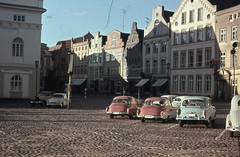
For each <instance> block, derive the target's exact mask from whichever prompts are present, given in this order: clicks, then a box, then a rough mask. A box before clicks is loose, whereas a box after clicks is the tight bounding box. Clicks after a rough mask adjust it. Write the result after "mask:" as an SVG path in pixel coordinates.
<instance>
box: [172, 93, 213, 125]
mask: <svg viewBox="0 0 240 157" xmlns="http://www.w3.org/2000/svg"><path fill="white" fill-rule="evenodd" d="M215 118H216V108H215V107H214V106H212V103H211V99H210V98H209V97H204V96H186V97H184V98H183V99H182V100H181V106H180V107H179V108H178V112H177V118H176V120H177V121H178V123H179V127H183V125H184V124H194V123H200V124H205V125H206V127H212V126H213V125H214V124H215Z"/></svg>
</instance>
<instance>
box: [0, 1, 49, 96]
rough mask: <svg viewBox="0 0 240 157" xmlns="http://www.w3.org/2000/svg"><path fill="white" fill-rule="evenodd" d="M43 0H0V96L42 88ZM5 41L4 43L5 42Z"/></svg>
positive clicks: (18, 94)
mask: <svg viewBox="0 0 240 157" xmlns="http://www.w3.org/2000/svg"><path fill="white" fill-rule="evenodd" d="M45 11H46V9H44V8H43V0H31V1H30V0H18V1H9V0H0V41H1V45H2V46H1V47H0V53H1V54H2V55H1V58H0V98H32V97H34V96H35V95H36V94H37V93H38V91H39V72H40V71H39V68H40V65H38V67H37V68H36V67H35V61H38V62H40V51H41V30H42V23H41V22H42V14H43V13H44V12H45ZM3 45H4V46H3Z"/></svg>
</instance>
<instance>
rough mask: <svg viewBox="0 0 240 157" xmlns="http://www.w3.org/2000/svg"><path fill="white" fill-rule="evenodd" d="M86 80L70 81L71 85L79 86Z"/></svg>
mask: <svg viewBox="0 0 240 157" xmlns="http://www.w3.org/2000/svg"><path fill="white" fill-rule="evenodd" d="M85 80H86V79H85V78H83V79H72V85H81V84H82V83H83V82H84V81H85Z"/></svg>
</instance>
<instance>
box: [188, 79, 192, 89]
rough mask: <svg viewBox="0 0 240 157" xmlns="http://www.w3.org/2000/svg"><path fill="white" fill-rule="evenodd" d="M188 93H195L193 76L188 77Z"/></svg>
mask: <svg viewBox="0 0 240 157" xmlns="http://www.w3.org/2000/svg"><path fill="white" fill-rule="evenodd" d="M188 91H189V92H193V76H188Z"/></svg>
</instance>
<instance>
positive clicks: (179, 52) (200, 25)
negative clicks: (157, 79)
mask: <svg viewBox="0 0 240 157" xmlns="http://www.w3.org/2000/svg"><path fill="white" fill-rule="evenodd" d="M216 11H217V7H216V5H212V4H211V3H210V2H209V1H208V0H182V2H181V3H180V5H179V7H178V9H177V10H176V11H175V13H174V14H173V16H172V17H171V18H170V22H171V30H172V34H171V40H172V42H171V43H172V48H171V67H170V69H171V76H170V78H171V83H170V85H171V87H170V92H171V93H173V94H177V95H205V96H210V97H212V96H213V95H214V76H213V74H214V68H211V67H210V61H211V59H216V53H215V52H216V50H215V35H214V30H215V19H216V17H215V14H216Z"/></svg>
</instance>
